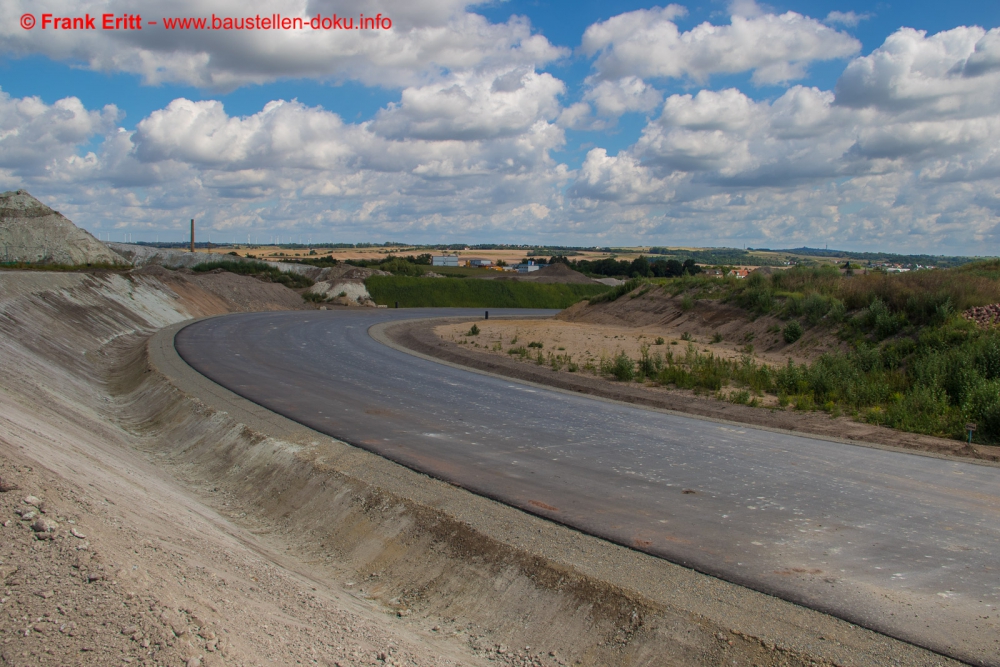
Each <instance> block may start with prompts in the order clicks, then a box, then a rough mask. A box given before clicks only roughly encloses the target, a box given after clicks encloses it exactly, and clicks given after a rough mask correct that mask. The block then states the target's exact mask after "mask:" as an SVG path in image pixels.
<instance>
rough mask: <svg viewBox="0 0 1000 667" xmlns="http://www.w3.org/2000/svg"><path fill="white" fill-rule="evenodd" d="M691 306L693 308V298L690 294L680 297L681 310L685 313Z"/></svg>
mask: <svg viewBox="0 0 1000 667" xmlns="http://www.w3.org/2000/svg"><path fill="white" fill-rule="evenodd" d="M692 308H694V299H692V298H691V296H690V295H685V296H684V298H683V299H681V310H683V311H684V312H685V313H686V312H688V311H689V310H691V309H692Z"/></svg>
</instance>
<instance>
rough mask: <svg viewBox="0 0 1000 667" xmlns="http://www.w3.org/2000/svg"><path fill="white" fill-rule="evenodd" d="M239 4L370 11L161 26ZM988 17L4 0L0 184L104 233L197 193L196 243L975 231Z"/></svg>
mask: <svg viewBox="0 0 1000 667" xmlns="http://www.w3.org/2000/svg"><path fill="white" fill-rule="evenodd" d="M25 14H31V15H32V17H33V18H34V19H35V21H36V22H35V25H34V27H33V28H31V29H30V30H29V29H25V27H24V25H26V24H30V21H29V20H28V19H26V18H25V16H24V15H25ZM44 14H51V15H53V16H55V17H86V15H88V14H89V15H90V16H91V17H97V20H96V25H95V28H96V29H94V30H64V29H58V30H56V29H53V27H52V25H51V21H50V22H48V23H46V24H45V26H44V27H43V15H44ZM103 14H114V15H115V16H118V17H120V16H122V15H125V14H132V15H139V16H141V18H142V23H143V27H142V29H141V30H137V29H132V30H125V29H123V30H104V29H101V19H100V17H101V16H102V15H103ZM257 14H259V15H260V16H261V17H270V16H272V15H274V14H280V15H281V16H284V17H305V18H306V19H307V20H308V19H310V18H313V17H316V16H320V17H321V18H322V17H332V16H333V15H334V14H336V15H337V16H338V17H340V18H342V19H343V18H347V17H350V18H352V19H353V20H354V21H355V23H356V22H357V21H358V17H359V16H360V15H362V14H363V15H365V16H369V17H370V16H375V15H381V16H382V17H389V19H390V20H391V28H389V29H386V30H322V29H320V30H313V29H311V28H309V27H305V28H304V29H302V30H294V29H293V30H259V29H257V30H194V29H187V30H183V29H173V30H169V29H167V28H166V26H165V24H164V23H165V22H164V19H167V18H173V17H205V18H208V19H209V20H211V17H212V16H213V15H214V16H216V17H220V18H221V17H239V18H242V17H246V16H248V15H249V16H254V15H257ZM153 21H155V22H156V24H155V25H153V24H151V23H150V22H153ZM382 25H383V26H385V25H386V24H385V22H384V21H383V22H382ZM998 26H1000V3H998V2H996V0H983V1H981V2H980V1H976V0H963V1H962V2H953V3H942V2H940V1H934V2H931V1H928V0H908V1H907V2H902V0H899V1H894V2H892V3H883V2H878V3H874V4H871V3H867V2H866V3H863V2H859V1H854V0H844V1H842V2H826V1H820V0H816V1H811V2H805V1H791V2H785V3H772V4H762V3H755V2H754V1H753V0H734V1H732V2H724V1H719V2H702V3H699V4H693V3H692V4H669V5H651V4H642V3H638V2H616V3H610V2H596V1H593V0H582V1H575V2H568V1H567V2H562V1H547V0H525V1H522V0H514V1H510V2H502V1H496V2H487V3H484V4H470V3H468V2H466V1H465V0H405V1H402V0H159V1H157V2H141V1H139V0H131V1H130V0H49V1H46V0H6V1H5V2H4V3H3V4H2V6H0V189H2V190H8V189H18V188H23V189H26V190H28V191H29V192H31V193H32V194H34V195H35V196H37V197H39V198H40V199H42V200H43V201H44V202H46V203H48V204H49V205H51V206H53V207H54V208H57V209H59V210H61V211H62V212H63V213H65V214H66V215H68V216H69V217H70V218H71V219H73V220H74V221H75V222H77V223H78V224H80V225H82V226H84V227H86V228H87V229H89V230H91V231H92V232H94V233H95V234H98V235H100V236H101V238H107V237H108V235H109V234H110V237H111V239H112V240H121V239H122V235H123V234H125V233H130V234H132V238H133V239H135V240H150V241H152V240H154V239H159V240H181V239H182V238H184V235H185V234H186V231H185V230H186V226H187V220H188V219H189V218H192V217H193V218H196V219H197V220H198V225H199V227H200V228H201V229H203V230H204V234H206V235H207V234H208V233H211V234H212V238H213V240H218V241H231V240H233V239H236V240H239V241H246V239H247V237H248V235H250V237H251V238H253V239H259V240H261V241H263V240H265V239H267V240H270V239H272V238H274V237H275V236H276V235H281V238H282V240H296V241H297V240H299V239H301V240H303V241H306V240H310V239H311V240H312V241H314V242H316V241H347V242H358V241H386V240H399V241H408V242H444V241H447V242H466V243H485V242H496V243H547V244H561V245H619V244H629V245H637V244H642V245H699V246H723V245H725V246H735V247H741V246H743V245H747V246H751V247H774V248H777V247H792V246H799V245H810V246H813V247H823V246H824V245H829V247H831V248H847V249H859V250H861V249H878V250H887V251H900V252H904V251H905V252H930V253H935V254H938V253H961V254H978V255H985V254H989V255H997V254H1000V28H998ZM202 238H205V236H202Z"/></svg>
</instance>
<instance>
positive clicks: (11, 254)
mask: <svg viewBox="0 0 1000 667" xmlns="http://www.w3.org/2000/svg"><path fill="white" fill-rule="evenodd" d="M0 253H2V254H0V261H2V262H52V263H55V264H71V265H77V264H121V265H127V264H128V263H129V262H128V261H127V260H126V259H125V258H124V257H122V256H121V255H119V254H118V253H116V252H114V251H112V250H111V249H109V248H108V247H107V246H106V245H104V244H103V243H101V242H100V241H98V240H97V239H95V238H94V237H93V235H91V234H90V232H88V231H86V230H85V229H80V228H79V227H77V226H76V225H74V224H73V223H72V222H70V221H69V220H68V219H67V218H66V217H64V216H63V215H62V214H61V213H59V212H58V211H53V210H52V209H51V208H49V207H48V206H46V205H45V204H43V203H42V202H40V201H38V200H37V199H35V198H34V197H32V196H31V195H30V194H28V193H27V192H26V191H24V190H17V191H8V192H4V193H2V194H0Z"/></svg>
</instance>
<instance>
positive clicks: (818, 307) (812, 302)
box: [802, 292, 832, 325]
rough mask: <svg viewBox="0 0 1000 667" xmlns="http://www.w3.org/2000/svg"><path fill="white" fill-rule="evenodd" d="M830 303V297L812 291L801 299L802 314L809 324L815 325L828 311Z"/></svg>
mask: <svg viewBox="0 0 1000 667" xmlns="http://www.w3.org/2000/svg"><path fill="white" fill-rule="evenodd" d="M831 305H832V304H831V302H830V299H828V298H827V297H825V296H823V295H822V294H819V293H818V292H813V293H812V294H810V295H809V296H807V297H806V298H805V299H803V300H802V314H803V315H805V316H806V321H807V322H808V323H809V324H811V325H816V324H818V323H819V321H820V320H822V319H823V318H824V317H825V316H826V314H827V313H828V312H830V307H831Z"/></svg>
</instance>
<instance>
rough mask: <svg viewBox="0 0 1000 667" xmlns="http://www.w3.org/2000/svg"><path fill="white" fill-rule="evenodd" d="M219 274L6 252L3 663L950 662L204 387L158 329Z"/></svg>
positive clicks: (193, 308)
mask: <svg viewBox="0 0 1000 667" xmlns="http://www.w3.org/2000/svg"><path fill="white" fill-rule="evenodd" d="M231 278H236V277H235V276H227V277H226V278H225V280H230V279H231ZM199 280H201V278H199ZM204 280H206V281H211V280H213V277H211V276H207V277H204ZM171 281H177V284H176V285H175V284H172V282H171ZM237 286H238V287H239V288H240V289H241V290H245V294H244V297H241V298H245V300H244V301H243V302H242V303H243V306H242V308H253V307H275V305H279V306H280V304H281V303H282V299H289V300H286V301H284V302H283V303H285V304H286V307H290V306H292V305H297V303H298V302H297V301H295V299H291V297H289V296H288V293H286V292H281V291H280V290H281V289H283V288H279V287H278V286H266V287H267V289H271V288H275V289H278V290H279V291H278V292H276V293H275V294H273V295H270V296H268V295H267V294H266V293H265V292H260V291H257V289H256V288H257V287H258V286H257V285H255V284H254V281H252V280H251V279H238V285H237ZM213 289H214V291H213ZM227 293H228V292H227V289H226V288H224V287H220V286H219V284H215V287H213V288H210V286H206V285H204V284H201V285H200V286H199V284H198V283H197V282H196V281H193V280H187V279H185V280H179V279H178V277H177V276H176V275H172V276H165V277H164V278H161V277H158V276H150V275H147V276H142V275H133V276H131V277H121V276H117V275H114V274H109V275H104V276H87V275H79V274H42V273H15V272H7V273H0V313H2V314H0V332H2V334H3V335H2V337H0V477H3V480H4V483H5V485H7V486H17V487H18V488H16V489H12V490H9V491H6V492H2V493H0V512H2V513H3V514H2V516H0V524H3V523H5V522H9V523H7V525H4V526H3V527H2V528H0V535H3V536H4V537H3V540H2V547H0V558H2V562H0V574H2V575H3V587H2V589H0V590H2V591H3V593H2V601H0V637H2V640H0V641H2V644H0V656H2V663H3V664H11V665H22V664H23V665H29V664H30V665H36V664H87V665H93V664H97V665H104V664H109V665H110V664H116V665H118V664H123V663H128V662H130V661H131V662H133V663H146V664H174V665H177V664H185V665H198V664H292V663H296V662H303V663H316V664H328V665H332V664H339V665H361V664H415V665H447V664H463V665H475V664H488V663H492V664H497V663H499V664H505V665H543V664H544V665H557V664H585V665H586V664H594V665H604V664H622V665H624V664H635V665H639V664H650V665H653V664H656V665H659V664H733V663H736V664H750V663H755V664H761V665H785V664H788V665H799V664H811V663H822V664H886V665H888V664H919V665H924V664H926V665H930V664H952V663H950V661H948V660H945V659H942V658H940V657H938V656H934V655H932V654H929V653H927V652H926V651H922V650H919V649H914V648H913V647H910V646H907V645H905V644H901V643H899V642H894V641H891V640H888V639H886V638H884V637H880V636H878V635H874V634H873V633H869V632H866V631H864V630H861V629H859V628H856V627H852V626H850V625H848V624H846V623H843V622H840V621H836V620H835V619H831V618H829V617H825V616H823V615H822V614H816V613H814V612H809V611H807V610H804V609H801V608H797V607H794V606H793V605H785V603H777V604H779V605H784V606H782V607H780V608H781V609H782V610H783V611H782V612H781V613H779V614H777V615H775V614H773V613H771V612H764V613H762V610H763V609H766V608H769V607H767V603H765V601H764V600H762V599H761V598H762V596H758V595H757V594H754V593H751V592H749V591H746V590H745V589H740V588H739V587H735V586H731V585H728V584H725V583H723V582H719V581H717V580H714V579H711V578H709V577H702V576H701V575H697V574H695V573H693V572H690V571H686V570H683V569H682V568H676V567H675V566H671V565H669V564H666V563H663V562H662V561H657V560H656V559H651V558H649V557H645V556H642V555H640V554H635V553H634V552H631V551H629V550H627V549H622V548H620V547H614V546H612V545H608V544H606V543H603V542H600V541H599V540H592V539H589V538H583V537H581V536H579V535H577V534H575V533H573V532H572V531H568V530H567V529H563V528H560V527H558V526H554V525H553V524H549V523H548V522H545V521H543V520H540V519H537V518H534V517H528V516H525V515H521V514H520V513H518V512H516V511H514V510H511V509H509V508H505V507H502V506H498V505H496V504H495V503H491V502H490V501H486V500H484V499H481V498H477V497H475V496H470V495H469V494H467V493H465V492H464V491H461V490H459V489H455V488H453V487H449V486H447V485H444V484H441V483H437V482H434V481H433V480H429V479H427V478H424V477H422V476H420V475H416V474H415V473H412V472H410V471H408V470H405V469H402V468H399V467H398V466H393V465H392V464H389V463H388V462H385V461H384V460H381V459H378V457H372V456H371V455H365V454H364V453H363V452H359V451H358V450H355V449H354V448H351V447H348V446H346V445H343V444H342V443H337V442H336V441H332V440H330V439H328V438H316V436H315V435H314V434H311V432H308V431H307V430H306V429H303V428H301V427H297V426H295V425H284V426H281V425H280V424H279V423H278V422H276V421H274V420H273V419H272V418H271V417H270V416H268V415H259V414H258V415H255V414H254V413H252V412H251V413H247V414H246V415H244V414H243V413H241V412H239V408H238V406H229V405H227V404H225V403H224V402H221V403H220V402H217V401H216V400H215V399H214V398H209V397H208V394H206V401H207V402H203V401H201V400H199V399H196V398H194V397H193V396H192V395H191V394H189V393H185V392H186V391H189V389H188V390H185V389H183V388H182V387H179V386H178V385H176V384H172V383H171V381H170V380H168V379H167V377H165V376H164V375H163V374H162V371H161V370H160V369H158V367H156V366H153V365H151V364H150V361H149V358H148V356H147V352H146V342H147V341H148V340H149V338H150V336H151V335H152V334H153V333H154V332H155V331H157V330H160V329H162V328H163V327H166V326H168V325H170V324H171V323H174V322H178V321H180V320H184V319H187V318H189V317H193V316H200V315H207V314H212V313H216V312H225V311H228V310H234V309H240V308H241V306H240V303H238V300H237V299H234V298H227V297H226V294H227ZM295 298H296V299H297V298H298V297H297V296H296V297H295ZM265 302H269V303H271V304H273V305H270V306H267V305H263V304H265ZM174 382H175V383H177V382H180V381H179V380H174ZM199 391H200V390H199ZM199 395H200V394H199ZM275 424H279V425H278V426H275ZM282 429H284V430H282ZM5 488H6V487H5ZM29 495H33V496H35V497H37V498H38V499H39V501H38V502H37V503H36V504H39V505H43V506H44V510H45V514H44V515H43V518H47V519H49V520H51V521H53V522H54V523H55V525H54V526H52V531H51V532H43V533H39V534H41V535H44V536H45V537H51V538H52V539H38V538H37V537H36V536H35V535H36V533H35V531H33V530H32V529H31V528H30V527H29V523H32V522H30V521H22V520H21V517H20V516H18V515H17V514H15V513H14V510H15V509H20V510H22V512H23V511H25V510H27V511H37V508H36V509H34V510H33V509H31V507H34V506H33V505H29V504H28V503H26V502H24V501H25V499H26V498H27V497H28V496H29ZM35 518H37V517H32V519H35ZM73 530H75V531H76V533H78V535H82V536H83V537H80V536H77V535H74V534H73V533H72V532H71V531H73ZM608 563H616V564H617V566H616V567H615V568H612V571H611V572H608V567H607V564H608ZM602 572H604V573H606V574H607V575H608V576H609V577H615V578H617V580H618V581H620V582H621V583H618V584H613V583H608V581H609V579H606V578H602V577H601V576H600V574H601V573H602ZM772 603H773V602H772ZM528 647H530V648H528Z"/></svg>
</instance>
